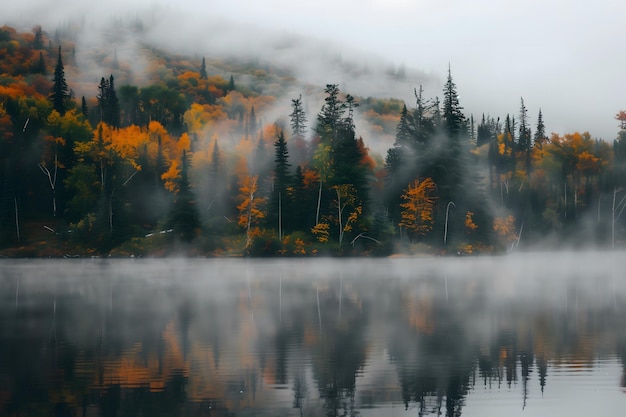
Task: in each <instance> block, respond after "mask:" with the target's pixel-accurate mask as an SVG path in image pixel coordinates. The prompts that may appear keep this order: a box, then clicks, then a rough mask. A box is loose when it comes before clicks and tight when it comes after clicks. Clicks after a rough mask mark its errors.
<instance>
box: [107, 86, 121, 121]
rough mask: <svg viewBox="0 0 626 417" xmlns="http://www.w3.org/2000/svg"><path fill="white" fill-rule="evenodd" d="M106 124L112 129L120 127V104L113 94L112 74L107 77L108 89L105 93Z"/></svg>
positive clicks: (115, 94) (114, 93)
mask: <svg viewBox="0 0 626 417" xmlns="http://www.w3.org/2000/svg"><path fill="white" fill-rule="evenodd" d="M106 104H107V107H108V111H107V113H108V123H109V124H110V125H111V126H113V127H120V102H119V100H118V98H117V93H116V92H115V79H114V78H113V74H111V76H110V77H109V89H108V91H107V103H106Z"/></svg>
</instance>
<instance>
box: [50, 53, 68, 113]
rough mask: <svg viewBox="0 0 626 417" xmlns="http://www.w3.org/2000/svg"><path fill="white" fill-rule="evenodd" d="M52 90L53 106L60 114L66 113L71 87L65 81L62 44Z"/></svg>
mask: <svg viewBox="0 0 626 417" xmlns="http://www.w3.org/2000/svg"><path fill="white" fill-rule="evenodd" d="M52 82H53V85H52V91H51V92H50V100H51V101H52V107H53V108H54V110H56V111H58V112H59V114H60V115H64V114H65V111H66V110H67V103H66V100H67V99H69V98H70V89H69V87H68V85H67V81H65V70H64V68H63V60H62V58H61V46H60V45H59V57H58V59H57V65H56V67H55V68H54V79H53V81H52Z"/></svg>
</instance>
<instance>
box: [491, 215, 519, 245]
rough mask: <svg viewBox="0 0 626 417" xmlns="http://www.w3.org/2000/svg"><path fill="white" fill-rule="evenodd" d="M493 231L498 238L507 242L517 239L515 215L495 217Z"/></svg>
mask: <svg viewBox="0 0 626 417" xmlns="http://www.w3.org/2000/svg"><path fill="white" fill-rule="evenodd" d="M493 231H494V232H496V235H497V236H498V240H500V241H501V242H503V243H505V244H509V243H511V242H514V241H516V240H517V233H516V232H515V217H513V216H512V215H509V216H507V217H496V218H495V219H493Z"/></svg>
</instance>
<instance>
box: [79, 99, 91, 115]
mask: <svg viewBox="0 0 626 417" xmlns="http://www.w3.org/2000/svg"><path fill="white" fill-rule="evenodd" d="M80 112H81V113H82V114H83V116H85V118H89V109H88V108H87V100H85V96H83V97H82V99H81V102H80Z"/></svg>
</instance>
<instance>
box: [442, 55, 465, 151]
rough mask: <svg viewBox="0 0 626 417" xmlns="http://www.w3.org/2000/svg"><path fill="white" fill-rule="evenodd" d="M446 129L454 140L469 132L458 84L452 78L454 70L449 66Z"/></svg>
mask: <svg viewBox="0 0 626 417" xmlns="http://www.w3.org/2000/svg"><path fill="white" fill-rule="evenodd" d="M443 119H444V131H445V133H446V134H447V135H448V137H449V138H450V139H452V140H455V139H459V138H460V136H462V135H465V134H467V123H466V121H465V116H464V115H463V107H461V105H460V104H459V96H458V94H457V91H456V84H455V83H454V81H453V80H452V72H451V70H450V68H449V67H448V80H447V81H446V84H445V86H444V89H443Z"/></svg>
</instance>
